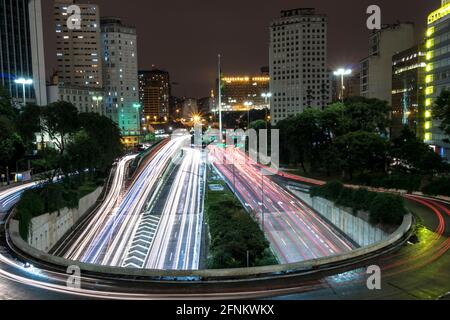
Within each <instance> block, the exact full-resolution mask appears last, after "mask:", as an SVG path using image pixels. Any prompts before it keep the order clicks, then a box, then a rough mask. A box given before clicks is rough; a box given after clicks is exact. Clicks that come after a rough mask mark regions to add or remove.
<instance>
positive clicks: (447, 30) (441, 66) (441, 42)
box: [424, 1, 450, 160]
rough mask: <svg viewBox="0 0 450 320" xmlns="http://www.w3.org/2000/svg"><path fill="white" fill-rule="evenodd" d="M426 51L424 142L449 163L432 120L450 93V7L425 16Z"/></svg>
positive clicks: (443, 139)
mask: <svg viewBox="0 0 450 320" xmlns="http://www.w3.org/2000/svg"><path fill="white" fill-rule="evenodd" d="M425 47H426V50H427V53H426V56H425V60H426V64H427V65H426V68H425V72H426V76H425V96H426V97H425V111H424V117H425V125H424V126H425V139H424V140H425V142H426V143H428V144H429V145H431V146H432V147H433V148H434V149H435V150H436V152H437V153H439V154H440V155H441V156H442V157H445V158H446V159H447V160H450V144H449V143H447V142H446V139H448V138H449V137H448V135H446V134H445V133H444V132H442V131H441V130H440V129H439V127H440V123H439V121H437V120H435V119H433V114H432V106H433V103H434V102H435V100H436V98H437V97H438V96H439V94H440V93H441V92H442V90H444V89H447V90H448V89H450V3H447V2H446V1H442V6H441V7H440V8H439V9H438V10H436V11H434V12H432V13H431V14H430V15H429V16H428V28H427V31H426V43H425Z"/></svg>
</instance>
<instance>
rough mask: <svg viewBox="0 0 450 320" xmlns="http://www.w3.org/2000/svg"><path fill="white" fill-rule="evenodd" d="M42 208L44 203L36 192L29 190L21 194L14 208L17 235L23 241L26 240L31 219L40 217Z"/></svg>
mask: <svg viewBox="0 0 450 320" xmlns="http://www.w3.org/2000/svg"><path fill="white" fill-rule="evenodd" d="M44 208H45V207H44V202H43V201H42V198H41V196H40V195H39V193H38V192H37V190H35V189H31V190H27V191H25V192H24V193H23V195H22V198H21V199H20V201H19V203H18V205H17V207H16V211H17V218H18V220H19V223H20V226H19V233H20V236H21V237H22V238H23V239H25V240H28V235H29V230H30V228H31V219H33V218H34V217H37V216H39V215H41V214H42V213H43V212H44V211H45V209H44Z"/></svg>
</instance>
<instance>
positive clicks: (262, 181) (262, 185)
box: [261, 168, 266, 233]
mask: <svg viewBox="0 0 450 320" xmlns="http://www.w3.org/2000/svg"><path fill="white" fill-rule="evenodd" d="M261 217H262V231H263V233H264V231H265V229H266V228H265V226H264V172H263V169H262V168H261Z"/></svg>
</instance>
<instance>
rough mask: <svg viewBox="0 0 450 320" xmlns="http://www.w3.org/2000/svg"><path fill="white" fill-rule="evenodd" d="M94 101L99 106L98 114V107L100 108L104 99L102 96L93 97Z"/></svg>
mask: <svg viewBox="0 0 450 320" xmlns="http://www.w3.org/2000/svg"><path fill="white" fill-rule="evenodd" d="M92 100H94V101H95V103H96V105H97V112H98V106H99V104H100V102H102V101H103V97H102V96H93V97H92Z"/></svg>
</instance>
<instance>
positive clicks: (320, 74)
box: [269, 8, 331, 125]
mask: <svg viewBox="0 0 450 320" xmlns="http://www.w3.org/2000/svg"><path fill="white" fill-rule="evenodd" d="M269 56H270V92H271V93H272V102H271V114H272V117H271V119H272V120H271V121H272V124H273V125H275V124H277V123H278V122H279V121H280V120H282V119H285V118H287V117H288V116H290V115H295V114H298V113H302V112H303V111H304V110H305V109H307V108H320V109H323V108H325V107H326V106H327V104H328V103H330V101H331V84H330V72H329V71H328V70H327V16H326V15H323V14H316V12H315V9H311V8H301V9H293V10H286V11H282V12H281V17H280V18H278V19H276V20H274V21H273V22H272V24H271V27H270V52H269Z"/></svg>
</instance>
